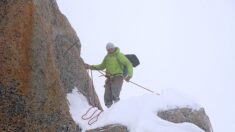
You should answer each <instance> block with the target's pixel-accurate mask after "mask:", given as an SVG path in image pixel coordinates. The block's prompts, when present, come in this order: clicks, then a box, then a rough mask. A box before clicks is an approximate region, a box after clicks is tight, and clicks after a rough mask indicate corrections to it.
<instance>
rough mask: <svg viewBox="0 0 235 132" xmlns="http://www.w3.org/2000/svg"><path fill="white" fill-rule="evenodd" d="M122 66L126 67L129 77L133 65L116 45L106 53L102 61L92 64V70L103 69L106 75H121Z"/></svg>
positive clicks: (131, 73)
mask: <svg viewBox="0 0 235 132" xmlns="http://www.w3.org/2000/svg"><path fill="white" fill-rule="evenodd" d="M124 66H126V67H127V70H128V76H129V77H130V78H131V77H132V75H133V66H132V64H131V62H130V61H129V60H128V59H127V58H126V56H125V55H124V54H123V53H121V52H120V49H119V48H118V47H116V50H115V51H114V52H113V53H111V54H107V55H106V56H105V57H104V59H103V61H102V63H101V64H99V65H92V66H91V69H93V70H104V69H106V74H107V75H108V76H115V75H123V70H124Z"/></svg>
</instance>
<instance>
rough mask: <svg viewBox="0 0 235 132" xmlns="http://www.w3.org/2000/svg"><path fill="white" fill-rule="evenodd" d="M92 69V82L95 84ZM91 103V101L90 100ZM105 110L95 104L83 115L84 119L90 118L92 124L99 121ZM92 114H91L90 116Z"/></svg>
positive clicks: (89, 123) (93, 92)
mask: <svg viewBox="0 0 235 132" xmlns="http://www.w3.org/2000/svg"><path fill="white" fill-rule="evenodd" d="M90 71H91V83H92V85H93V75H92V70H90ZM94 94H95V91H94V90H92V96H93V97H95V96H94ZM89 102H90V100H89ZM90 104H91V102H90ZM93 109H95V110H94V111H92V110H93ZM102 112H103V111H102V110H99V109H98V108H97V107H95V106H91V107H90V108H89V109H88V110H87V111H86V113H85V114H84V115H82V117H81V118H82V119H83V120H88V125H92V124H93V123H95V122H97V121H98V118H99V116H100V114H101V113H102ZM89 115H90V116H89Z"/></svg>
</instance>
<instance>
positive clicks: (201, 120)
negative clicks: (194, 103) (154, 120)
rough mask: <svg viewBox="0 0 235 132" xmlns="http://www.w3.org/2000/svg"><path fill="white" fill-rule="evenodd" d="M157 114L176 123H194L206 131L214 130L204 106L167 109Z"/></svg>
mask: <svg viewBox="0 0 235 132" xmlns="http://www.w3.org/2000/svg"><path fill="white" fill-rule="evenodd" d="M157 115H158V116H159V117H161V118H162V119H164V120H167V121H170V122H174V123H183V122H189V123H193V124H195V125H197V126H198V127H200V128H201V129H203V130H205V132H212V131H213V130H212V127H211V123H210V120H209V117H208V116H207V115H206V113H205V110H204V109H203V108H201V109H199V110H193V109H191V108H177V109H171V110H166V111H160V112H158V114H157Z"/></svg>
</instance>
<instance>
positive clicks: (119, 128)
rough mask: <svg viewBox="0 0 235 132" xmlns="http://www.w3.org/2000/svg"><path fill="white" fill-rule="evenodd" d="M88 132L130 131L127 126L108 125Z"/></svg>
mask: <svg viewBox="0 0 235 132" xmlns="http://www.w3.org/2000/svg"><path fill="white" fill-rule="evenodd" d="M86 132H129V131H128V129H127V128H126V127H125V126H122V125H108V126H105V127H100V128H96V129H92V130H87V131H86Z"/></svg>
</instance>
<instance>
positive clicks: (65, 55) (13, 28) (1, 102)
mask: <svg viewBox="0 0 235 132" xmlns="http://www.w3.org/2000/svg"><path fill="white" fill-rule="evenodd" d="M80 50H81V44H80V41H79V38H78V37H77V35H76V33H75V31H74V30H73V28H72V27H71V25H70V24H69V22H68V20H67V19H66V17H64V16H63V15H62V14H61V13H60V11H59V9H58V6H57V4H56V0H1V1H0V117H1V118H0V131H1V132H10V131H12V132H13V131H58V132H62V131H64V132H65V131H69V132H75V131H76V132H77V131H78V132H79V131H80V129H79V126H77V125H76V124H75V122H74V121H73V120H72V118H71V115H70V113H69V107H68V104H67V99H66V94H67V93H68V92H70V91H71V90H72V89H73V88H74V87H77V88H78V89H79V91H80V92H81V93H83V94H84V95H85V96H86V97H87V99H88V101H89V102H90V104H92V105H94V106H97V107H99V108H100V109H101V106H100V103H99V101H98V98H97V95H96V94H95V92H94V87H93V85H92V83H91V81H90V79H89V76H88V74H87V72H86V70H85V69H84V67H83V60H82V59H81V57H80Z"/></svg>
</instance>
